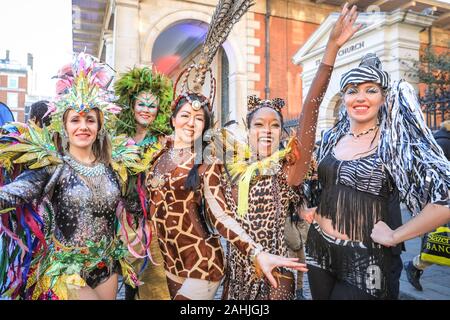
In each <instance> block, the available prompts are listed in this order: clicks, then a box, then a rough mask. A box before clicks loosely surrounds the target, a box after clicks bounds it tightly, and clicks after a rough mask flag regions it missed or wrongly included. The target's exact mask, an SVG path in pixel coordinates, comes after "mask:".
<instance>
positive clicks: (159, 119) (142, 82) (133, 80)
mask: <svg viewBox="0 0 450 320" xmlns="http://www.w3.org/2000/svg"><path fill="white" fill-rule="evenodd" d="M114 90H115V94H116V96H118V97H119V98H118V100H117V101H116V103H117V104H119V105H120V106H121V107H122V112H121V113H120V115H119V116H118V118H119V121H118V122H117V130H116V133H117V134H126V135H127V136H129V137H133V136H134V135H135V134H136V124H135V120H134V112H133V107H134V103H135V101H136V97H137V96H138V95H139V94H140V93H141V92H144V91H150V92H151V93H152V94H153V95H155V96H156V97H158V101H159V106H158V115H157V116H156V119H155V120H154V121H153V122H152V123H151V124H150V125H149V127H148V129H149V133H150V134H151V135H156V136H157V135H161V134H163V135H167V134H170V133H172V129H171V127H170V125H169V121H170V116H171V110H170V103H171V102H172V96H173V89H172V81H171V80H170V79H169V78H167V77H166V76H164V75H163V74H160V73H157V72H154V71H152V70H151V69H150V68H148V67H143V68H137V67H135V68H133V69H130V70H129V71H128V72H126V73H123V74H122V75H121V77H120V78H119V79H117V81H116V82H115V83H114Z"/></svg>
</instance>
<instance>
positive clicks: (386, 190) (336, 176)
mask: <svg viewBox="0 0 450 320" xmlns="http://www.w3.org/2000/svg"><path fill="white" fill-rule="evenodd" d="M318 173H319V182H320V185H321V188H322V192H321V196H320V201H319V205H318V207H317V213H318V214H319V215H320V216H322V217H325V218H328V219H331V220H332V225H333V227H334V228H335V229H336V230H337V231H339V232H340V233H343V234H346V235H348V236H349V237H350V239H352V240H358V241H362V242H363V244H364V245H366V246H367V247H373V245H372V244H373V243H372V240H371V238H370V234H371V232H372V229H373V226H374V225H375V223H376V222H377V221H379V220H383V221H385V222H386V223H387V224H388V225H389V226H390V227H391V228H397V227H398V226H400V225H401V213H400V202H399V200H398V191H397V189H396V187H395V185H394V184H393V182H392V179H391V177H390V175H389V173H388V172H387V170H385V169H384V167H383V164H382V162H381V159H380V158H379V156H378V154H377V153H373V154H370V155H367V156H364V157H361V158H358V159H355V160H339V159H337V158H336V156H335V155H334V151H333V150H332V151H331V152H329V153H328V154H327V155H326V156H325V157H324V158H323V159H322V161H321V162H320V164H319V168H318Z"/></svg>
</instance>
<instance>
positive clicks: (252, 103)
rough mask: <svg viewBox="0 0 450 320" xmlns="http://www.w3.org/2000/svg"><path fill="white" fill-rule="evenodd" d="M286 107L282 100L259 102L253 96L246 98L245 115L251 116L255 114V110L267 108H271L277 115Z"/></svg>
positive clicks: (258, 99)
mask: <svg viewBox="0 0 450 320" xmlns="http://www.w3.org/2000/svg"><path fill="white" fill-rule="evenodd" d="M285 105H286V103H285V102H284V100H283V99H281V98H274V99H272V100H261V99H260V98H258V97H257V96H255V95H251V96H248V97H247V108H248V111H247V114H251V113H253V112H255V111H256V110H258V109H260V108H262V107H267V108H272V109H274V110H275V111H276V112H278V113H279V114H281V110H282V109H283V107H284V106H285Z"/></svg>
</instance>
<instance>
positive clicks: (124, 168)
mask: <svg viewBox="0 0 450 320" xmlns="http://www.w3.org/2000/svg"><path fill="white" fill-rule="evenodd" d="M111 143H112V168H113V170H114V171H115V172H116V173H117V174H118V176H119V178H120V182H121V185H122V186H123V187H125V186H126V183H127V181H128V177H129V176H130V175H136V174H139V173H141V172H144V171H145V170H147V169H148V167H149V164H150V162H151V160H152V158H153V156H154V155H155V153H156V152H158V151H159V150H160V149H161V145H160V144H159V143H153V144H151V145H150V146H149V147H147V148H145V150H143V148H141V147H139V146H138V145H137V144H136V143H135V142H134V140H133V139H130V138H128V137H127V136H126V135H118V136H115V137H113V138H112V141H111Z"/></svg>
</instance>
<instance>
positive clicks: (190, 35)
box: [151, 19, 230, 125]
mask: <svg viewBox="0 0 450 320" xmlns="http://www.w3.org/2000/svg"><path fill="white" fill-rule="evenodd" d="M207 31H208V24H207V23H205V22H202V21H199V20H192V19H188V20H182V21H177V22H175V23H173V24H172V25H170V26H168V27H167V28H165V29H164V30H163V31H162V32H161V33H160V34H159V35H158V36H157V38H156V40H155V41H154V44H153V46H152V52H151V61H152V62H153V65H154V67H155V68H156V69H157V70H158V71H159V72H162V73H164V74H166V75H167V76H169V77H170V78H171V79H172V80H175V79H176V78H177V77H178V75H179V74H180V72H182V71H183V69H185V68H186V67H188V66H189V65H190V64H191V63H192V62H193V61H196V60H197V57H198V55H199V53H200V49H201V45H202V44H203V41H204V38H205V36H206V33H207ZM211 69H212V72H213V74H214V77H215V78H216V83H217V90H216V98H215V101H214V105H215V107H214V114H215V120H216V121H219V125H223V124H224V123H225V122H226V121H227V120H229V113H230V112H229V111H230V90H229V89H230V85H229V74H230V70H229V69H230V66H229V59H228V56H227V53H226V52H225V50H224V49H223V48H220V49H219V51H218V53H217V55H216V57H215V59H214V60H213V62H212V64H211ZM209 90H210V83H209V81H208V78H207V80H206V82H205V86H204V94H205V95H208V94H209Z"/></svg>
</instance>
